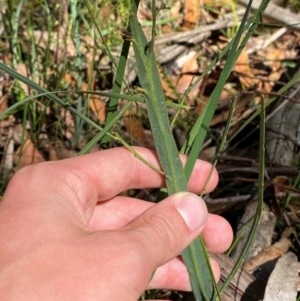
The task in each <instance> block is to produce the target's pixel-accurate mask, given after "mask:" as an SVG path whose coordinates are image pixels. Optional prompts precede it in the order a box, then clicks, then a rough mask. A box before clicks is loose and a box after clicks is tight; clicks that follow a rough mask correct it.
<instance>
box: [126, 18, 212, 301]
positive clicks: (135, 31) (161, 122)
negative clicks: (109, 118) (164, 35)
mask: <svg viewBox="0 0 300 301" xmlns="http://www.w3.org/2000/svg"><path fill="white" fill-rule="evenodd" d="M129 26H130V31H131V33H132V43H133V48H134V53H135V56H136V62H137V71H138V76H139V80H140V84H141V86H142V88H143V89H144V91H145V101H146V105H147V109H148V114H149V120H150V125H151V129H152V132H153V137H154V143H155V147H156V150H157V153H158V156H159V159H160V162H161V165H162V168H163V171H164V173H165V174H166V183H167V189H168V193H169V194H174V193H176V192H179V191H187V190H188V188H187V180H186V177H185V174H184V170H183V167H182V164H181V161H180V158H179V155H178V150H177V147H176V144H175V141H174V138H173V135H172V132H171V130H170V124H169V119H168V112H167V109H166V104H165V96H164V91H163V89H162V86H161V82H160V76H159V72H158V69H157V65H156V59H155V56H154V52H153V51H151V47H150V46H151V45H150V44H149V43H148V41H147V39H146V37H145V34H144V32H143V30H142V28H141V25H140V24H139V22H138V20H137V17H136V16H135V15H131V17H130V21H129ZM204 252H205V251H204V250H203V248H202V246H201V243H200V240H199V239H196V240H195V241H194V242H193V243H192V244H191V245H190V246H189V247H188V248H186V249H185V250H184V251H183V253H182V258H183V260H184V262H185V264H186V266H187V268H188V271H189V275H190V281H191V285H192V288H193V292H194V295H195V297H196V300H197V301H200V300H203V299H204V300H205V301H209V300H213V299H214V295H215V294H214V286H213V281H212V275H211V273H210V269H209V267H208V262H207V258H206V256H205V254H204Z"/></svg>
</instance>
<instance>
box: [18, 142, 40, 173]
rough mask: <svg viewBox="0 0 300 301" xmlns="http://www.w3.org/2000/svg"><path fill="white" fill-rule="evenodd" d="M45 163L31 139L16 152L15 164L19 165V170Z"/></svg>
mask: <svg viewBox="0 0 300 301" xmlns="http://www.w3.org/2000/svg"><path fill="white" fill-rule="evenodd" d="M44 161H45V159H44V158H43V156H42V154H41V153H40V152H39V150H38V149H37V148H36V147H35V146H34V144H33V143H32V141H31V140H30V139H29V138H28V139H27V140H26V141H25V143H24V145H23V147H22V146H20V147H19V148H18V149H17V150H16V153H15V156H14V164H18V168H21V167H24V166H27V165H31V164H35V163H39V162H44Z"/></svg>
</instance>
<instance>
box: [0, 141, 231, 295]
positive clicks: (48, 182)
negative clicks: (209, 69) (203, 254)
mask: <svg viewBox="0 0 300 301" xmlns="http://www.w3.org/2000/svg"><path fill="white" fill-rule="evenodd" d="M135 149H136V151H137V152H138V153H139V154H140V155H141V156H143V157H144V158H145V159H146V160H147V161H149V162H151V163H152V164H154V165H155V166H157V167H158V166H159V163H158V159H157V156H156V154H155V152H153V151H150V150H147V149H144V148H138V147H137V148H135ZM181 158H182V161H183V162H185V161H186V158H185V157H184V156H182V157H181ZM210 171H211V165H210V164H209V163H206V162H203V161H200V160H198V161H197V163H196V165H195V168H194V171H193V173H192V176H191V179H190V181H189V190H190V191H191V192H193V193H200V192H201V190H202V189H203V187H204V184H205V182H206V180H207V177H208V175H209V173H210ZM217 181H218V175H217V172H216V171H215V172H214V173H213V175H212V177H211V179H210V182H209V184H208V186H207V190H206V192H210V191H211V190H212V189H213V188H214V187H215V186H216V184H217ZM164 185H165V183H164V179H163V176H162V175H160V174H159V173H157V172H155V171H154V170H153V169H151V168H150V167H148V166H147V165H145V164H144V163H142V162H141V161H140V160H139V159H137V158H136V157H135V156H134V155H133V154H132V153H130V152H129V151H128V150H126V149H125V148H115V149H111V150H107V151H101V152H97V153H93V154H89V155H85V156H80V157H76V158H72V159H67V160H63V161H57V162H46V163H41V164H36V165H32V166H28V167H25V168H22V169H21V170H20V171H18V172H17V173H16V175H15V176H14V177H13V178H12V179H11V181H10V183H9V185H8V188H7V190H6V192H5V195H4V197H3V199H2V201H1V202H0V237H1V243H0V266H1V269H0V292H1V293H0V294H1V295H2V297H5V298H4V299H1V298H0V299H1V300H6V301H10V300H18V301H20V300H30V301H35V300H39V301H40V300H43V301H47V300H51V301H53V300H62V301H67V300H72V301H74V300H78V301H79V300H85V301H87V300H88V301H92V300H97V301H99V300H126V301H127V300H128V301H131V300H132V301H135V300H137V299H138V298H139V296H140V295H141V294H142V292H143V291H144V290H146V289H153V288H168V289H177V290H190V289H191V287H190V284H189V279H188V273H187V269H186V267H185V266H184V264H183V263H182V261H181V259H180V258H179V257H178V254H180V252H181V251H182V250H183V249H184V248H185V247H187V246H188V244H190V243H191V242H192V241H193V240H194V239H195V238H196V237H197V236H198V235H199V234H200V233H202V236H203V239H204V241H205V243H206V246H207V249H208V251H209V252H212V253H221V252H224V251H225V250H226V249H227V248H228V247H229V245H230V243H231V240H232V231H231V228H230V226H229V224H228V223H227V222H226V221H225V220H224V219H223V218H221V217H219V216H216V215H211V214H207V209H206V206H205V204H204V202H203V201H202V200H201V199H200V198H199V197H197V196H196V195H194V194H191V193H186V192H185V193H177V194H174V195H172V196H170V197H168V198H166V199H165V200H163V201H162V202H160V203H158V204H153V203H150V202H146V201H142V200H138V199H134V198H130V197H125V196H118V194H120V193H121V192H122V191H124V190H127V189H130V188H137V189H138V188H154V187H163V186H164ZM212 267H213V270H214V274H215V277H216V279H218V278H219V275H220V271H219V267H218V265H217V263H216V262H214V261H212ZM155 269H157V270H156V272H155V274H154V277H153V278H152V279H151V275H152V273H153V271H154V270H155ZM150 279H151V281H150ZM149 281H150V283H149Z"/></svg>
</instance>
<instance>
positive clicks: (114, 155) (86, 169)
mask: <svg viewBox="0 0 300 301" xmlns="http://www.w3.org/2000/svg"><path fill="white" fill-rule="evenodd" d="M134 149H135V151H136V152H137V153H138V154H139V155H140V156H142V157H143V158H144V159H145V160H146V161H147V162H149V163H150V164H152V165H154V166H155V167H157V168H161V167H160V163H159V159H158V157H157V154H156V152H155V151H153V150H149V149H146V148H142V147H134ZM186 160H187V157H186V156H184V155H182V156H181V161H182V163H183V165H184V164H185V163H186ZM61 164H63V165H64V166H65V167H66V166H68V169H69V170H70V171H71V172H76V173H78V172H80V173H82V174H84V175H86V176H87V178H86V179H83V180H92V183H93V184H94V185H95V186H96V187H97V190H98V197H99V201H101V200H107V199H110V198H112V197H114V196H115V195H117V194H119V193H120V192H122V191H125V190H127V189H140V188H158V187H165V185H166V183H165V178H164V176H163V175H161V174H159V173H158V172H157V171H155V170H153V169H152V168H151V167H149V166H148V165H146V164H145V163H144V162H142V161H141V160H140V159H138V158H137V157H136V156H135V155H134V154H133V153H131V152H130V151H129V150H127V149H126V148H123V147H118V148H114V149H110V150H104V151H100V152H96V153H93V154H89V155H84V156H80V157H76V158H73V159H67V160H64V161H61ZM209 176H210V180H209V182H208V184H207V186H206V193H209V192H210V191H212V190H213V189H214V188H215V186H216V185H217V182H218V174H217V171H216V170H215V169H214V170H213V172H212V165H211V164H210V163H208V162H205V161H202V160H197V162H196V164H195V167H194V169H193V172H192V175H191V177H190V180H189V182H188V187H189V190H190V191H193V192H194V193H200V192H202V190H203V188H204V186H205V184H206V182H207V180H208V178H209ZM86 184H88V183H86Z"/></svg>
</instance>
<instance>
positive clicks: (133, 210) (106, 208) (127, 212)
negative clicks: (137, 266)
mask: <svg viewBox="0 0 300 301" xmlns="http://www.w3.org/2000/svg"><path fill="white" fill-rule="evenodd" d="M102 205H103V207H102ZM124 205H125V206H124ZM152 206H155V204H154V203H150V202H146V201H142V200H138V199H134V198H130V197H123V196H118V197H116V198H114V199H113V200H111V201H109V202H105V203H104V204H102V203H100V205H98V206H97V207H96V209H95V212H94V215H93V217H92V219H91V221H90V223H89V226H90V227H91V228H92V229H95V230H100V229H101V230H116V229H121V228H123V227H125V226H126V225H128V224H129V223H130V222H131V221H132V220H134V219H135V218H137V217H138V216H140V215H141V214H142V213H143V212H145V211H146V210H147V209H149V208H151V207H152ZM120 208H122V210H120ZM216 229H217V231H216ZM201 235H202V237H203V239H204V242H205V244H206V248H207V250H208V252H211V253H223V252H225V251H226V250H227V249H228V248H229V247H230V244H231V241H232V239H233V232H232V228H231V226H230V224H229V223H228V222H227V220H225V219H224V218H223V217H221V216H218V215H215V214H209V215H208V219H207V222H206V225H205V227H204V229H203V231H202V234H201Z"/></svg>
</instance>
